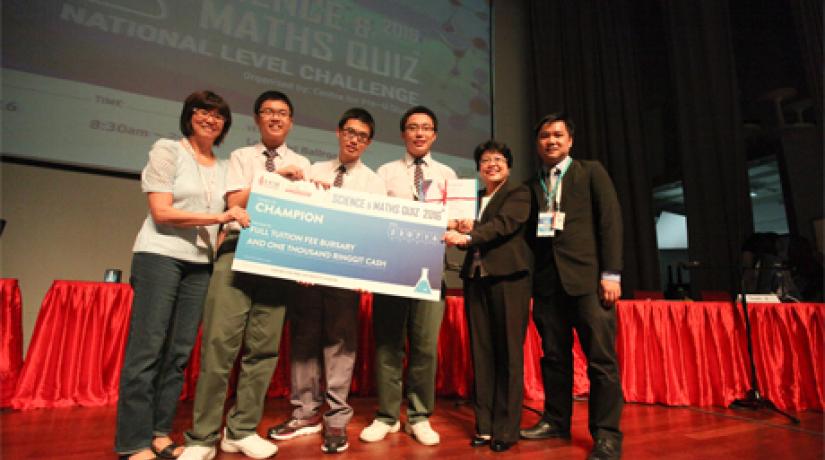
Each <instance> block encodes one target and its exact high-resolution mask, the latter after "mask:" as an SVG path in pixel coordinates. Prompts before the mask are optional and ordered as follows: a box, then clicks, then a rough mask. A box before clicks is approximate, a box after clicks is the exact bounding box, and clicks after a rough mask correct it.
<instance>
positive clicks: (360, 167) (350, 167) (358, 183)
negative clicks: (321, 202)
mask: <svg viewBox="0 0 825 460" xmlns="http://www.w3.org/2000/svg"><path fill="white" fill-rule="evenodd" d="M339 166H341V161H339V160H338V159H337V158H336V159H334V160H327V161H319V162H316V163H315V164H313V165H312V167H310V168H309V178H310V180H314V181H319V182H326V183H327V184H330V185H331V184H332V183H333V182H334V181H335V176H336V175H337V174H338V167H339ZM345 166H346V168H347V171H346V172H345V173H344V184H343V185H342V186H341V188H345V189H347V190H355V191H359V192H367V193H374V194H376V195H386V194H387V190H386V188H385V187H384V181H383V179H381V178H380V177H379V176H378V174H375V172H373V170H372V169H370V168H369V167H368V166H367V165H365V164H364V163H363V162H362V161H361V160H360V159H359V160H356V161H355V162H353V163H349V164H347V165H345Z"/></svg>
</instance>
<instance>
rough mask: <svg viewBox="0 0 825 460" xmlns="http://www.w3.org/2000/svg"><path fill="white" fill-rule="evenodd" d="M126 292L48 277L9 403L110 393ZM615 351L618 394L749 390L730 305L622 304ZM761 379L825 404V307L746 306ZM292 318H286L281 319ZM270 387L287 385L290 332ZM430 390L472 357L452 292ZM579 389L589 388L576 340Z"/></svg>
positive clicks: (668, 400)
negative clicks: (51, 280)
mask: <svg viewBox="0 0 825 460" xmlns="http://www.w3.org/2000/svg"><path fill="white" fill-rule="evenodd" d="M130 308H131V290H130V288H129V286H128V285H125V284H112V283H84V282H67V281H56V282H55V283H54V285H53V286H52V289H51V290H50V291H49V293H48V294H47V296H46V299H45V300H44V301H43V306H42V307H41V311H40V315H39V317H38V320H37V325H36V327H35V331H34V336H33V337H32V342H31V345H30V347H29V352H28V355H27V358H26V363H25V365H24V367H23V369H22V371H21V375H20V378H19V382H18V386H17V391H16V392H15V395H14V398H13V400H12V406H13V407H15V408H33V407H58V406H71V405H84V406H94V405H103V404H109V403H112V402H114V401H115V400H116V398H117V384H118V377H119V372H120V366H121V365H122V359H123V357H122V353H123V348H124V346H125V342H126V338H127V334H128V322H129V310H130ZM617 308H618V318H619V323H618V338H617V341H618V343H617V351H618V356H619V364H620V370H621V375H622V386H623V388H624V394H625V399H626V400H627V401H630V402H645V403H661V404H667V405H693V406H710V405H715V406H726V405H728V404H729V403H730V402H731V401H732V400H734V399H736V398H740V397H742V396H743V395H744V393H745V391H746V390H747V389H748V388H750V381H749V372H748V369H749V367H748V361H747V347H746V342H745V331H744V320H743V315H742V311H741V309H740V307H739V306H737V307H735V308H734V306H733V305H732V304H731V303H729V302H670V301H651V300H647V301H621V302H619V304H618V306H617ZM749 313H750V314H749V317H750V319H751V322H752V325H753V338H754V349H755V350H756V352H755V356H756V367H757V375H758V378H759V384H760V385H759V388H760V390H761V392H762V393H763V394H765V395H766V396H767V397H769V398H771V399H772V400H773V402H774V403H776V404H777V406H779V407H780V408H782V409H786V410H805V409H815V410H822V409H823V407H825V394H824V393H825V390H823V389H824V388H825V375H823V363H825V359H824V358H825V356H823V353H825V338H824V337H823V332H824V331H825V304H762V305H749ZM371 318H372V296H370V295H364V296H362V298H361V312H360V320H361V322H360V324H361V325H362V327H361V332H360V337H359V350H360V353H359V356H358V359H357V361H356V364H355V371H354V375H353V383H352V393H353V394H354V395H373V394H375V381H374V376H373V368H372V362H373V350H374V348H375V347H374V341H373V337H372V327H371ZM287 327H288V326H287ZM288 336H289V334H288V332H287V331H285V334H284V340H283V342H282V345H281V359H280V360H279V363H278V368H277V369H276V371H275V375H274V376H273V379H272V385H271V386H270V389H269V395H270V396H279V397H283V396H287V395H288V391H289V340H288ZM524 350H525V363H524V371H525V373H524V377H525V381H524V386H525V398H527V399H534V400H541V399H542V398H543V389H542V383H541V372H540V369H539V357H540V356H541V345H540V339H539V337H538V334H537V332H536V330H535V327H534V326H533V324H532V322H531V323H530V326H529V329H528V331H527V339H526V341H525V344H524ZM199 357H200V340H198V342H197V344H196V346H195V349H194V350H193V360H192V362H191V363H190V366H189V368H188V369H187V370H186V376H185V383H184V390H183V393H182V395H181V397H182V398H192V397H193V396H194V390H195V383H196V380H197V375H198V372H199V370H200V366H199V365H200V363H199ZM438 357H439V368H438V372H437V377H436V392H437V393H438V395H440V396H457V397H462V398H467V397H469V395H470V393H471V384H472V363H471V361H470V353H469V336H468V332H467V327H466V320H465V317H464V308H463V301H462V299H461V298H460V297H448V298H447V308H446V311H445V314H444V321H443V323H442V327H441V335H440V338H439V346H438ZM574 357H575V383H574V392H575V393H576V394H586V393H587V390H588V388H589V385H588V382H587V376H586V372H585V367H586V366H585V362H584V359H583V356H582V354H581V349H580V348H579V347H578V343H577V344H576V349H575V352H574Z"/></svg>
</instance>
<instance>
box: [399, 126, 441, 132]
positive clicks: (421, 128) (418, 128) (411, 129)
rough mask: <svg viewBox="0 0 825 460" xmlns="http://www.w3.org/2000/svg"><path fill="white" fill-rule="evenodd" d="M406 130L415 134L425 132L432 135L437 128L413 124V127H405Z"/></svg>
mask: <svg viewBox="0 0 825 460" xmlns="http://www.w3.org/2000/svg"><path fill="white" fill-rule="evenodd" d="M404 129H406V130H407V131H409V132H411V133H414V132H416V131H423V132H425V133H431V132H433V131H435V126H432V125H416V124H411V125H407V126H405V127H404Z"/></svg>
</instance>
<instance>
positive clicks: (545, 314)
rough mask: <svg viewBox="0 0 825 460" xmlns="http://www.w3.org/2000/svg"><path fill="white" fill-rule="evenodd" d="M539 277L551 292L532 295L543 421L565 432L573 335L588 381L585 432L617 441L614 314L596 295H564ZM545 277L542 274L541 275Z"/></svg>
mask: <svg viewBox="0 0 825 460" xmlns="http://www.w3.org/2000/svg"><path fill="white" fill-rule="evenodd" d="M552 272H553V274H554V275H555V276H550V277H549V278H550V279H547V278H548V277H546V276H545V277H544V279H545V280H547V282H550V283H552V284H550V285H549V286H550V288H549V289H547V288H546V287H547V285H545V289H542V291H543V292H542V293H540V294H539V293H534V294H533V321H534V322H535V324H536V328H537V330H538V332H539V334H540V335H541V347H542V351H543V354H544V356H543V357H542V358H541V376H542V380H543V381H544V419H545V420H547V421H549V422H551V423H554V424H556V425H557V426H558V427H560V428H561V429H564V430H570V418H571V416H572V415H573V329H574V328H575V329H576V332H577V333H578V335H579V341H580V342H581V345H582V349H583V351H584V354H585V356H586V357H587V375H588V377H589V378H590V404H589V414H588V415H589V419H588V420H589V422H588V427H589V429H590V434H591V436H593V438H594V439H595V438H613V439H618V440H621V438H622V433H621V431H620V430H619V419H620V418H621V414H622V406H623V405H624V397H623V395H622V386H621V382H620V381H619V366H618V361H617V359H616V308H615V306H614V307H611V308H609V309H607V308H605V307H603V306H602V304H601V301H600V300H599V296H598V294H597V293H593V294H587V295H583V296H571V295H568V294H567V293H566V292H565V291H564V289H563V288H562V286H561V282H560V281H559V279H558V274H557V273H556V272H555V270H552ZM545 273H547V271H545Z"/></svg>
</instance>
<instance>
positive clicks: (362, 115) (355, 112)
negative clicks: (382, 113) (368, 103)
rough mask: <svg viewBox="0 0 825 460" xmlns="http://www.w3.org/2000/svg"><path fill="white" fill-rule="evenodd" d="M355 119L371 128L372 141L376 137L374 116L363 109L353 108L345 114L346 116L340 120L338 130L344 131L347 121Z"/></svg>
mask: <svg viewBox="0 0 825 460" xmlns="http://www.w3.org/2000/svg"><path fill="white" fill-rule="evenodd" d="M353 118H354V119H356V120H358V121H360V122H362V123H364V124H366V125H367V126H369V127H370V139H372V137H373V136H374V135H375V120H373V118H372V115H370V113H369V112H367V111H366V109H362V108H361V107H353V108H351V109H349V110H347V111H346V112H344V114H343V115H341V119H340V120H338V129H344V125H345V124H347V120H350V119H353Z"/></svg>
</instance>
